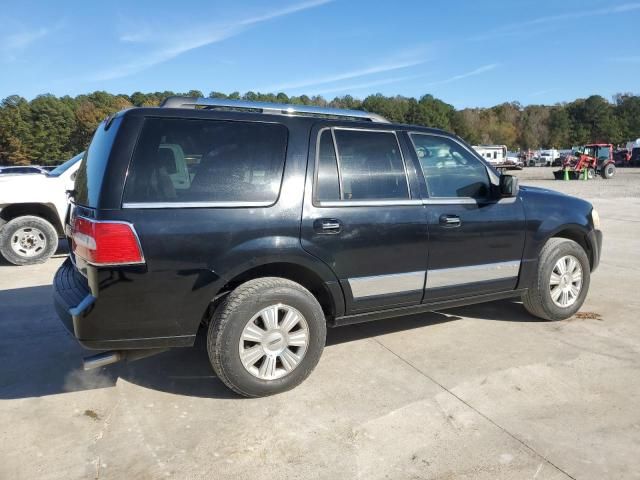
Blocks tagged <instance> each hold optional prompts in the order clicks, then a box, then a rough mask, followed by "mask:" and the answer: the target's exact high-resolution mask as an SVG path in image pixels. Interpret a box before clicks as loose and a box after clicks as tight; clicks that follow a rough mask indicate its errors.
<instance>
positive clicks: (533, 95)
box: [528, 88, 558, 98]
mask: <svg viewBox="0 0 640 480" xmlns="http://www.w3.org/2000/svg"><path fill="white" fill-rule="evenodd" d="M556 90H558V89H557V88H547V89H544V90H537V91H535V92H531V93H530V94H529V95H528V96H529V98H538V97H542V96H543V95H546V94H547V93H551V92H555V91H556Z"/></svg>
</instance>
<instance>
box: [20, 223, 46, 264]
mask: <svg viewBox="0 0 640 480" xmlns="http://www.w3.org/2000/svg"><path fill="white" fill-rule="evenodd" d="M46 247H47V237H46V236H45V235H44V233H43V232H42V230H40V229H39V228H35V227H23V228H20V229H18V230H16V231H15V232H14V234H13V235H12V236H11V249H12V250H13V251H14V252H15V253H16V254H17V255H19V256H21V257H28V258H29V257H35V256H36V255H39V254H40V253H42V251H43V250H44V249H45V248H46Z"/></svg>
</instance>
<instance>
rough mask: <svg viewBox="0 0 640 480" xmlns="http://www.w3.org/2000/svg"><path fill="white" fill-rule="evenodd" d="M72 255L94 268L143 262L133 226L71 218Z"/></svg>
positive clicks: (124, 223) (123, 223)
mask: <svg viewBox="0 0 640 480" xmlns="http://www.w3.org/2000/svg"><path fill="white" fill-rule="evenodd" d="M71 239H72V241H73V253H75V254H76V255H77V256H79V257H81V258H83V259H85V260H86V261H87V262H88V263H90V264H92V265H96V266H101V265H131V264H136V263H144V257H143V255H142V249H141V248H140V242H139V241H138V236H137V235H136V232H135V230H134V228H133V225H131V224H130V223H126V222H111V221H109V222H105V221H96V220H89V219H88V218H84V217H75V218H74V219H73V225H72V235H71Z"/></svg>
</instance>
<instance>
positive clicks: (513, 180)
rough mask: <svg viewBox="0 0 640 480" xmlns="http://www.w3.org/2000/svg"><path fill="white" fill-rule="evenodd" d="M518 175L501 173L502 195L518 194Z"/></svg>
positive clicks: (512, 195)
mask: <svg viewBox="0 0 640 480" xmlns="http://www.w3.org/2000/svg"><path fill="white" fill-rule="evenodd" d="M518 188H519V187H518V177H514V176H513V175H500V196H501V197H516V196H517V195H518Z"/></svg>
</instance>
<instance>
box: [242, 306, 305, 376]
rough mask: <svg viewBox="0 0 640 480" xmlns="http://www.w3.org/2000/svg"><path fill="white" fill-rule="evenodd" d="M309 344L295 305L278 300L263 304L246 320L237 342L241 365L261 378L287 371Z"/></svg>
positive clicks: (302, 354) (300, 315) (299, 361)
mask: <svg viewBox="0 0 640 480" xmlns="http://www.w3.org/2000/svg"><path fill="white" fill-rule="evenodd" d="M308 347H309V325H308V324H307V321H306V319H305V318H304V316H303V315H302V314H301V313H300V312H299V311H298V310H296V309H295V308H293V307H291V306H289V305H284V304H282V303H278V304H275V305H270V306H268V307H266V308H263V309H262V310H260V311H259V312H258V313H256V314H255V315H254V316H253V317H251V320H249V321H248V322H247V324H246V325H245V327H244V329H243V330H242V334H241V335H240V342H239V345H238V349H239V353H240V361H241V362H242V365H243V366H244V368H245V369H246V370H247V371H248V372H249V373H250V374H251V375H253V376H254V377H257V378H259V379H261V380H275V379H277V378H282V377H284V376H286V375H289V374H290V373H291V372H292V371H293V370H295V368H296V367H297V366H298V365H300V363H301V362H302V360H303V359H304V357H305V355H306V353H307V349H308Z"/></svg>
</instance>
